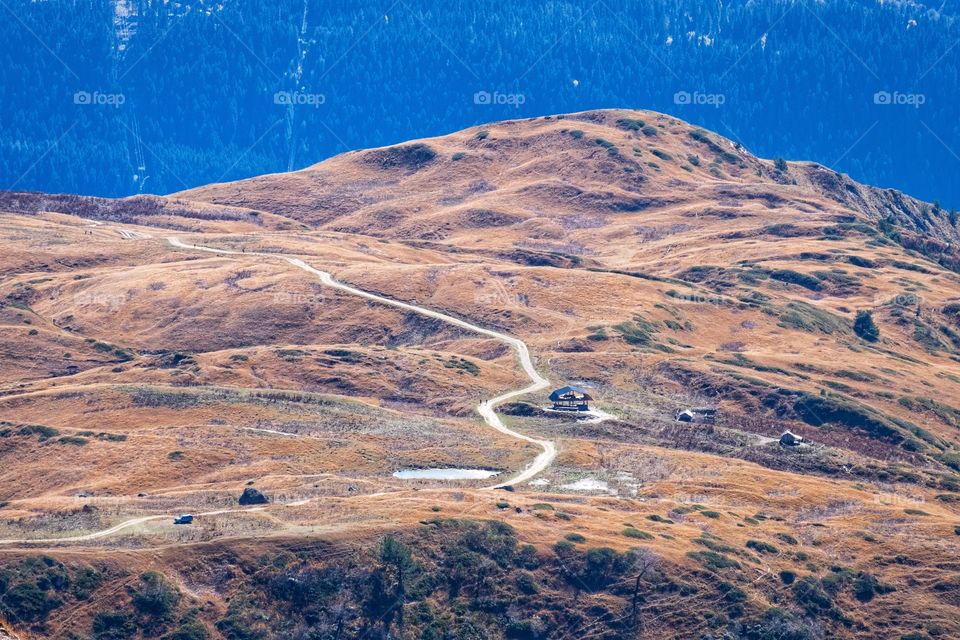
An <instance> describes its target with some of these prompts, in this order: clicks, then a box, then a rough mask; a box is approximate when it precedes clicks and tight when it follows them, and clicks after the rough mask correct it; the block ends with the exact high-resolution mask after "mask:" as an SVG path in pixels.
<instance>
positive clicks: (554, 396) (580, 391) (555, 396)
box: [550, 386, 593, 402]
mask: <svg viewBox="0 0 960 640" xmlns="http://www.w3.org/2000/svg"><path fill="white" fill-rule="evenodd" d="M571 393H575V394H577V395H580V396H583V399H584V400H593V397H592V396H591V395H590V394H589V393H587V390H586V389H584V388H583V387H572V386H566V387H560V388H559V389H557V390H556V391H554V392H553V393H551V394H550V399H551V400H553V401H554V402H556V401H557V400H559V399H560V398H561V397H563V396H565V395H568V394H571Z"/></svg>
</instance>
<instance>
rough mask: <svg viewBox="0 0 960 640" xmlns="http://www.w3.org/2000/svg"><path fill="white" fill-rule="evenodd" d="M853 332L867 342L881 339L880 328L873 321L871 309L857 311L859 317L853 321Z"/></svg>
mask: <svg viewBox="0 0 960 640" xmlns="http://www.w3.org/2000/svg"><path fill="white" fill-rule="evenodd" d="M853 332H854V333H856V334H857V335H858V336H860V337H861V338H863V339H864V340H866V341H867V342H876V341H877V340H879V339H880V329H879V328H877V325H876V323H875V322H874V321H873V314H872V313H870V312H869V311H864V310H860V311H857V319H856V320H854V321H853Z"/></svg>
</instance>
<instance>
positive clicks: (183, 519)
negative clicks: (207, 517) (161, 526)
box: [173, 514, 193, 524]
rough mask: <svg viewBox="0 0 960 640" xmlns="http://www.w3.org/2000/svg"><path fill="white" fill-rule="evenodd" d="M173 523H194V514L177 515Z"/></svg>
mask: <svg viewBox="0 0 960 640" xmlns="http://www.w3.org/2000/svg"><path fill="white" fill-rule="evenodd" d="M173 524H193V516H192V515H190V514H185V515H182V516H177V517H176V518H174V519H173Z"/></svg>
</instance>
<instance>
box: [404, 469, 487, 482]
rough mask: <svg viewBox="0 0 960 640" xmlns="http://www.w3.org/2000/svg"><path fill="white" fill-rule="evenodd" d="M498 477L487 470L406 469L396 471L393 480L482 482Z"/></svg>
mask: <svg viewBox="0 0 960 640" xmlns="http://www.w3.org/2000/svg"><path fill="white" fill-rule="evenodd" d="M496 475H500V472H499V471H490V470H489V469H406V470H404V471H396V472H394V474H393V477H394V478H400V479H401V480H484V479H486V478H490V477H492V476H496Z"/></svg>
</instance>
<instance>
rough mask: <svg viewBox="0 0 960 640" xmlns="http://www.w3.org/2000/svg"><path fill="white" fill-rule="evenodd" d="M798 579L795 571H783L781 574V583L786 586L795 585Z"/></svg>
mask: <svg viewBox="0 0 960 640" xmlns="http://www.w3.org/2000/svg"><path fill="white" fill-rule="evenodd" d="M796 579H797V574H796V573H794V572H793V571H789V570H787V569H784V570H783V571H781V572H780V582H782V583H783V584H785V585H788V586H789V585H791V584H793V583H794V581H796Z"/></svg>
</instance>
